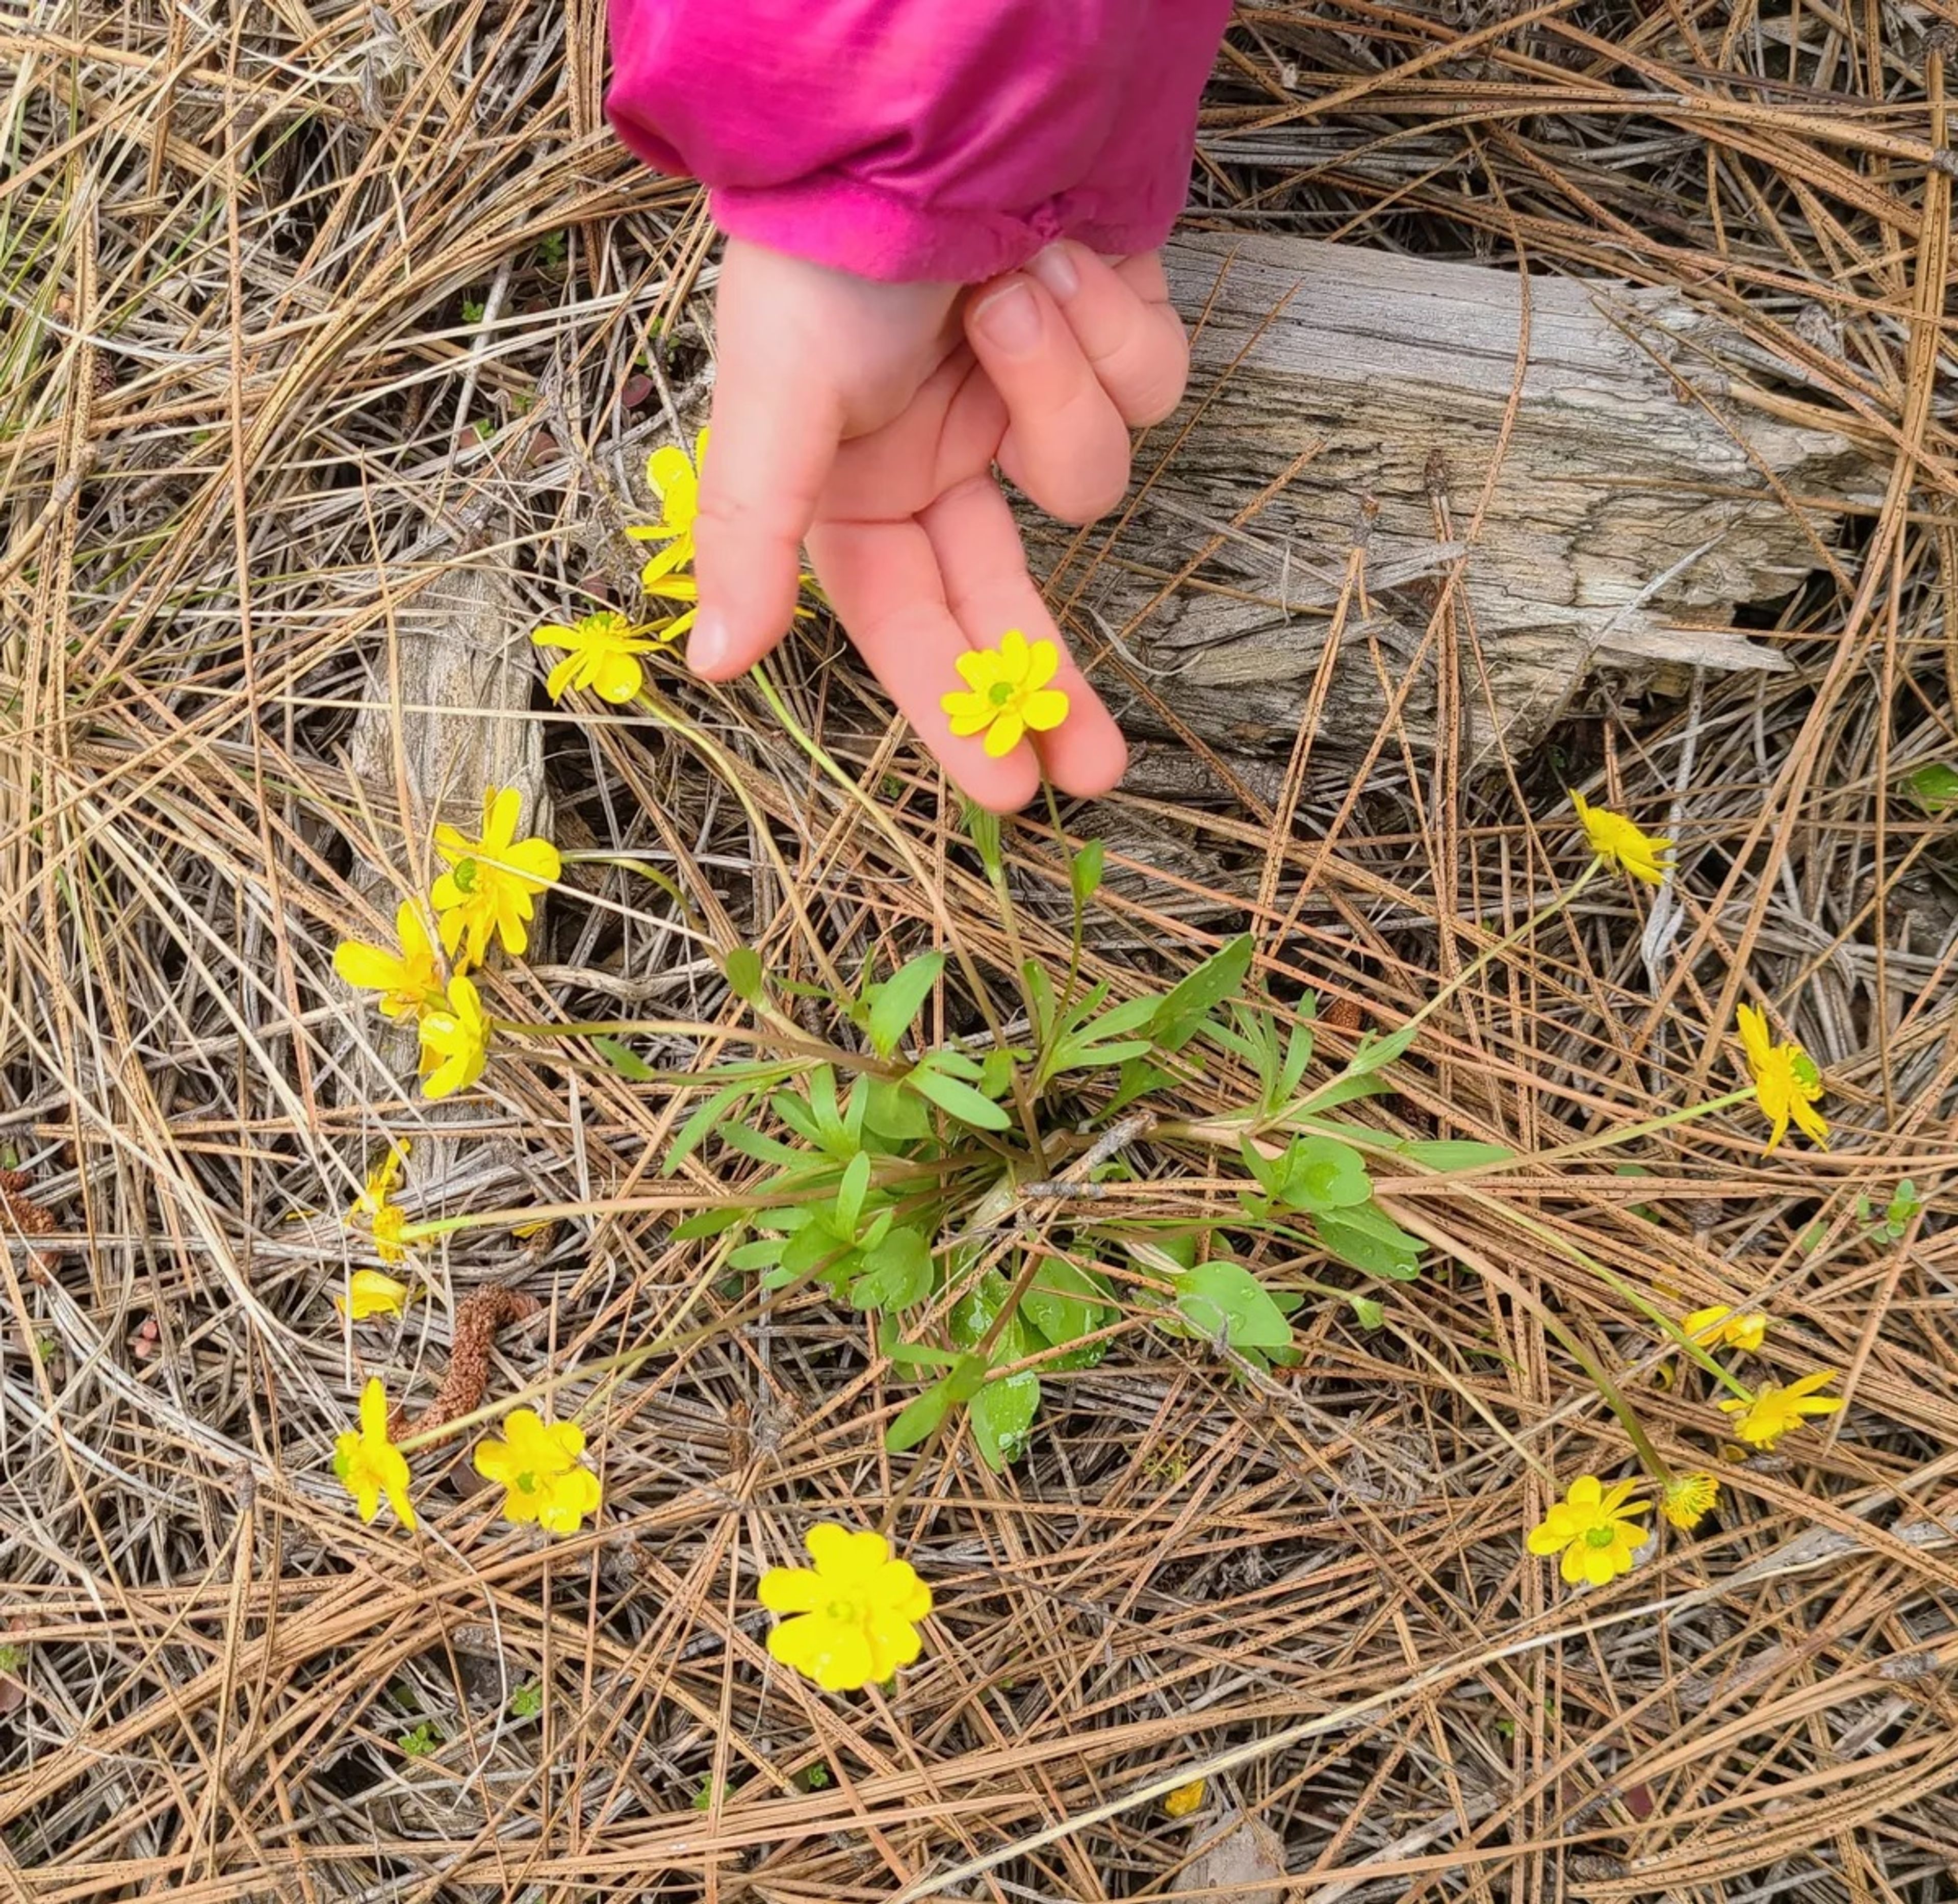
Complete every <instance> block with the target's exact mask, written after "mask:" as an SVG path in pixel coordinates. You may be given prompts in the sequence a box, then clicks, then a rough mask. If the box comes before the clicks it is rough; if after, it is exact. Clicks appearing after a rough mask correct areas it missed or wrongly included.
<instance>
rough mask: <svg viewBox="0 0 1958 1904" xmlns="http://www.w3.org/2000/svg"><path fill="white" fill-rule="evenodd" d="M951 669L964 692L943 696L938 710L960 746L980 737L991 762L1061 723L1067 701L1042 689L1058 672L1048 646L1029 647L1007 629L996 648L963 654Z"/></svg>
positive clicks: (1056, 690) (1057, 654) (1057, 663)
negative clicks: (1029, 735) (949, 719)
mask: <svg viewBox="0 0 1958 1904" xmlns="http://www.w3.org/2000/svg"><path fill="white" fill-rule="evenodd" d="M952 665H953V666H954V667H956V668H957V669H958V673H959V677H960V679H961V680H963V681H964V682H965V686H966V689H967V690H968V692H956V691H955V692H952V693H951V694H948V695H943V696H942V697H941V698H940V699H939V706H940V707H942V708H943V709H944V710H945V711H946V713H947V714H949V715H950V716H951V717H952V732H953V733H955V734H957V735H958V737H960V738H961V739H962V740H964V739H967V738H968V737H971V735H973V734H975V733H983V734H984V736H985V737H986V741H985V746H986V751H987V753H989V754H990V755H991V756H993V759H995V760H997V759H999V758H1000V756H1001V755H1003V754H1009V753H1011V752H1012V750H1013V749H1015V747H1016V746H1019V743H1020V737H1021V736H1022V735H1023V734H1025V733H1028V732H1029V731H1031V732H1032V733H1046V732H1047V730H1049V729H1050V728H1053V727H1059V726H1060V724H1061V723H1062V722H1063V721H1065V720H1066V718H1067V696H1066V695H1065V694H1064V693H1063V692H1061V690H1060V689H1059V688H1053V687H1049V686H1047V683H1049V682H1050V681H1051V680H1053V677H1054V675H1055V673H1057V670H1059V668H1060V649H1058V648H1056V647H1055V646H1054V645H1053V642H1049V641H1038V642H1029V641H1028V639H1027V638H1026V637H1025V635H1023V634H1022V633H1021V632H1020V631H1019V629H1017V628H1009V629H1007V630H1006V633H1005V634H1003V635H1001V636H1000V645H999V646H998V647H997V648H968V649H967V650H966V651H965V653H964V654H962V655H960V656H959V657H958V659H957V660H956V661H955V662H954V663H953V664H952Z"/></svg>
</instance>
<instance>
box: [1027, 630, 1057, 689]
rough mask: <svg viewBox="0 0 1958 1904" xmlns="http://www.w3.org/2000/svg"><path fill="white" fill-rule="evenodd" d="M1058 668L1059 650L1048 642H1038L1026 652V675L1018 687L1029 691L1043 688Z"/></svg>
mask: <svg viewBox="0 0 1958 1904" xmlns="http://www.w3.org/2000/svg"><path fill="white" fill-rule="evenodd" d="M1059 668H1060V649H1059V648H1056V647H1055V646H1054V645H1053V642H1049V641H1038V642H1034V643H1033V644H1032V645H1031V647H1029V648H1028V650H1027V668H1026V675H1025V679H1024V680H1022V682H1021V683H1020V685H1021V686H1022V687H1023V688H1026V689H1029V690H1031V689H1036V688H1044V687H1045V686H1047V683H1048V682H1050V681H1051V680H1053V677H1054V675H1055V673H1057V671H1058V670H1059Z"/></svg>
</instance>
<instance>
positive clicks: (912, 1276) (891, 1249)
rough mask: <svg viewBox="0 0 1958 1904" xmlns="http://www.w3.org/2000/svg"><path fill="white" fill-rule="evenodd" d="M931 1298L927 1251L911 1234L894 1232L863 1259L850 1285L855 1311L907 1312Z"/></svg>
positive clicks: (910, 1231)
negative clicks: (901, 1310) (859, 1270)
mask: <svg viewBox="0 0 1958 1904" xmlns="http://www.w3.org/2000/svg"><path fill="white" fill-rule="evenodd" d="M930 1294H931V1248H930V1245H929V1244H928V1243H927V1242H926V1241H925V1240H924V1237H921V1236H920V1235H919V1234H918V1233H917V1231H915V1230H905V1229H894V1230H892V1231H891V1232H890V1234H889V1235H888V1236H886V1237H885V1238H884V1240H883V1241H882V1242H881V1243H879V1244H878V1245H877V1246H876V1248H875V1249H873V1250H867V1252H866V1253H865V1254H864V1257H863V1274H862V1275H860V1276H859V1277H858V1278H857V1279H856V1281H854V1282H853V1283H851V1285H850V1300H851V1304H852V1306H853V1307H856V1308H858V1309H908V1308H910V1307H911V1305H912V1304H914V1303H920V1302H922V1301H924V1299H925V1297H927V1296H928V1295H930Z"/></svg>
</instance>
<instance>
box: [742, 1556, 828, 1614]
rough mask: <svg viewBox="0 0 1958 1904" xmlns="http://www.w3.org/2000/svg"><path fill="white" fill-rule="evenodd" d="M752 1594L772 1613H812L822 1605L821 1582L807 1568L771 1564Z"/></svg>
mask: <svg viewBox="0 0 1958 1904" xmlns="http://www.w3.org/2000/svg"><path fill="white" fill-rule="evenodd" d="M755 1595H756V1598H757V1599H759V1601H761V1603H762V1605H763V1606H765V1607H766V1608H768V1611H770V1612H771V1613H812V1612H813V1611H815V1610H816V1608H817V1607H819V1606H820V1605H822V1597H823V1589H822V1579H820V1577H819V1576H818V1575H816V1573H813V1572H812V1571H811V1570H809V1568H807V1567H770V1568H769V1569H768V1572H767V1573H764V1574H763V1575H762V1578H761V1582H760V1584H759V1586H757V1587H756V1589H755Z"/></svg>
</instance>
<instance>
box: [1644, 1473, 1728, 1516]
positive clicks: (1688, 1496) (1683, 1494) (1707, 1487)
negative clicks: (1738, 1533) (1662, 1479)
mask: <svg viewBox="0 0 1958 1904" xmlns="http://www.w3.org/2000/svg"><path fill="white" fill-rule="evenodd" d="M1719 1498H1720V1484H1719V1482H1718V1481H1716V1480H1715V1479H1714V1478H1713V1477H1712V1475H1679V1476H1678V1477H1677V1478H1675V1479H1674V1480H1671V1481H1668V1482H1667V1483H1666V1484H1665V1486H1664V1487H1662V1488H1661V1489H1660V1490H1659V1512H1660V1513H1662V1514H1663V1515H1664V1516H1665V1517H1666V1519H1668V1520H1669V1521H1670V1522H1671V1523H1672V1524H1673V1525H1674V1526H1675V1527H1683V1528H1689V1529H1690V1528H1694V1527H1697V1526H1698V1525H1700V1522H1702V1521H1703V1520H1704V1519H1706V1516H1707V1515H1708V1514H1709V1513H1712V1510H1713V1506H1714V1503H1716V1502H1717V1501H1718V1500H1719Z"/></svg>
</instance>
